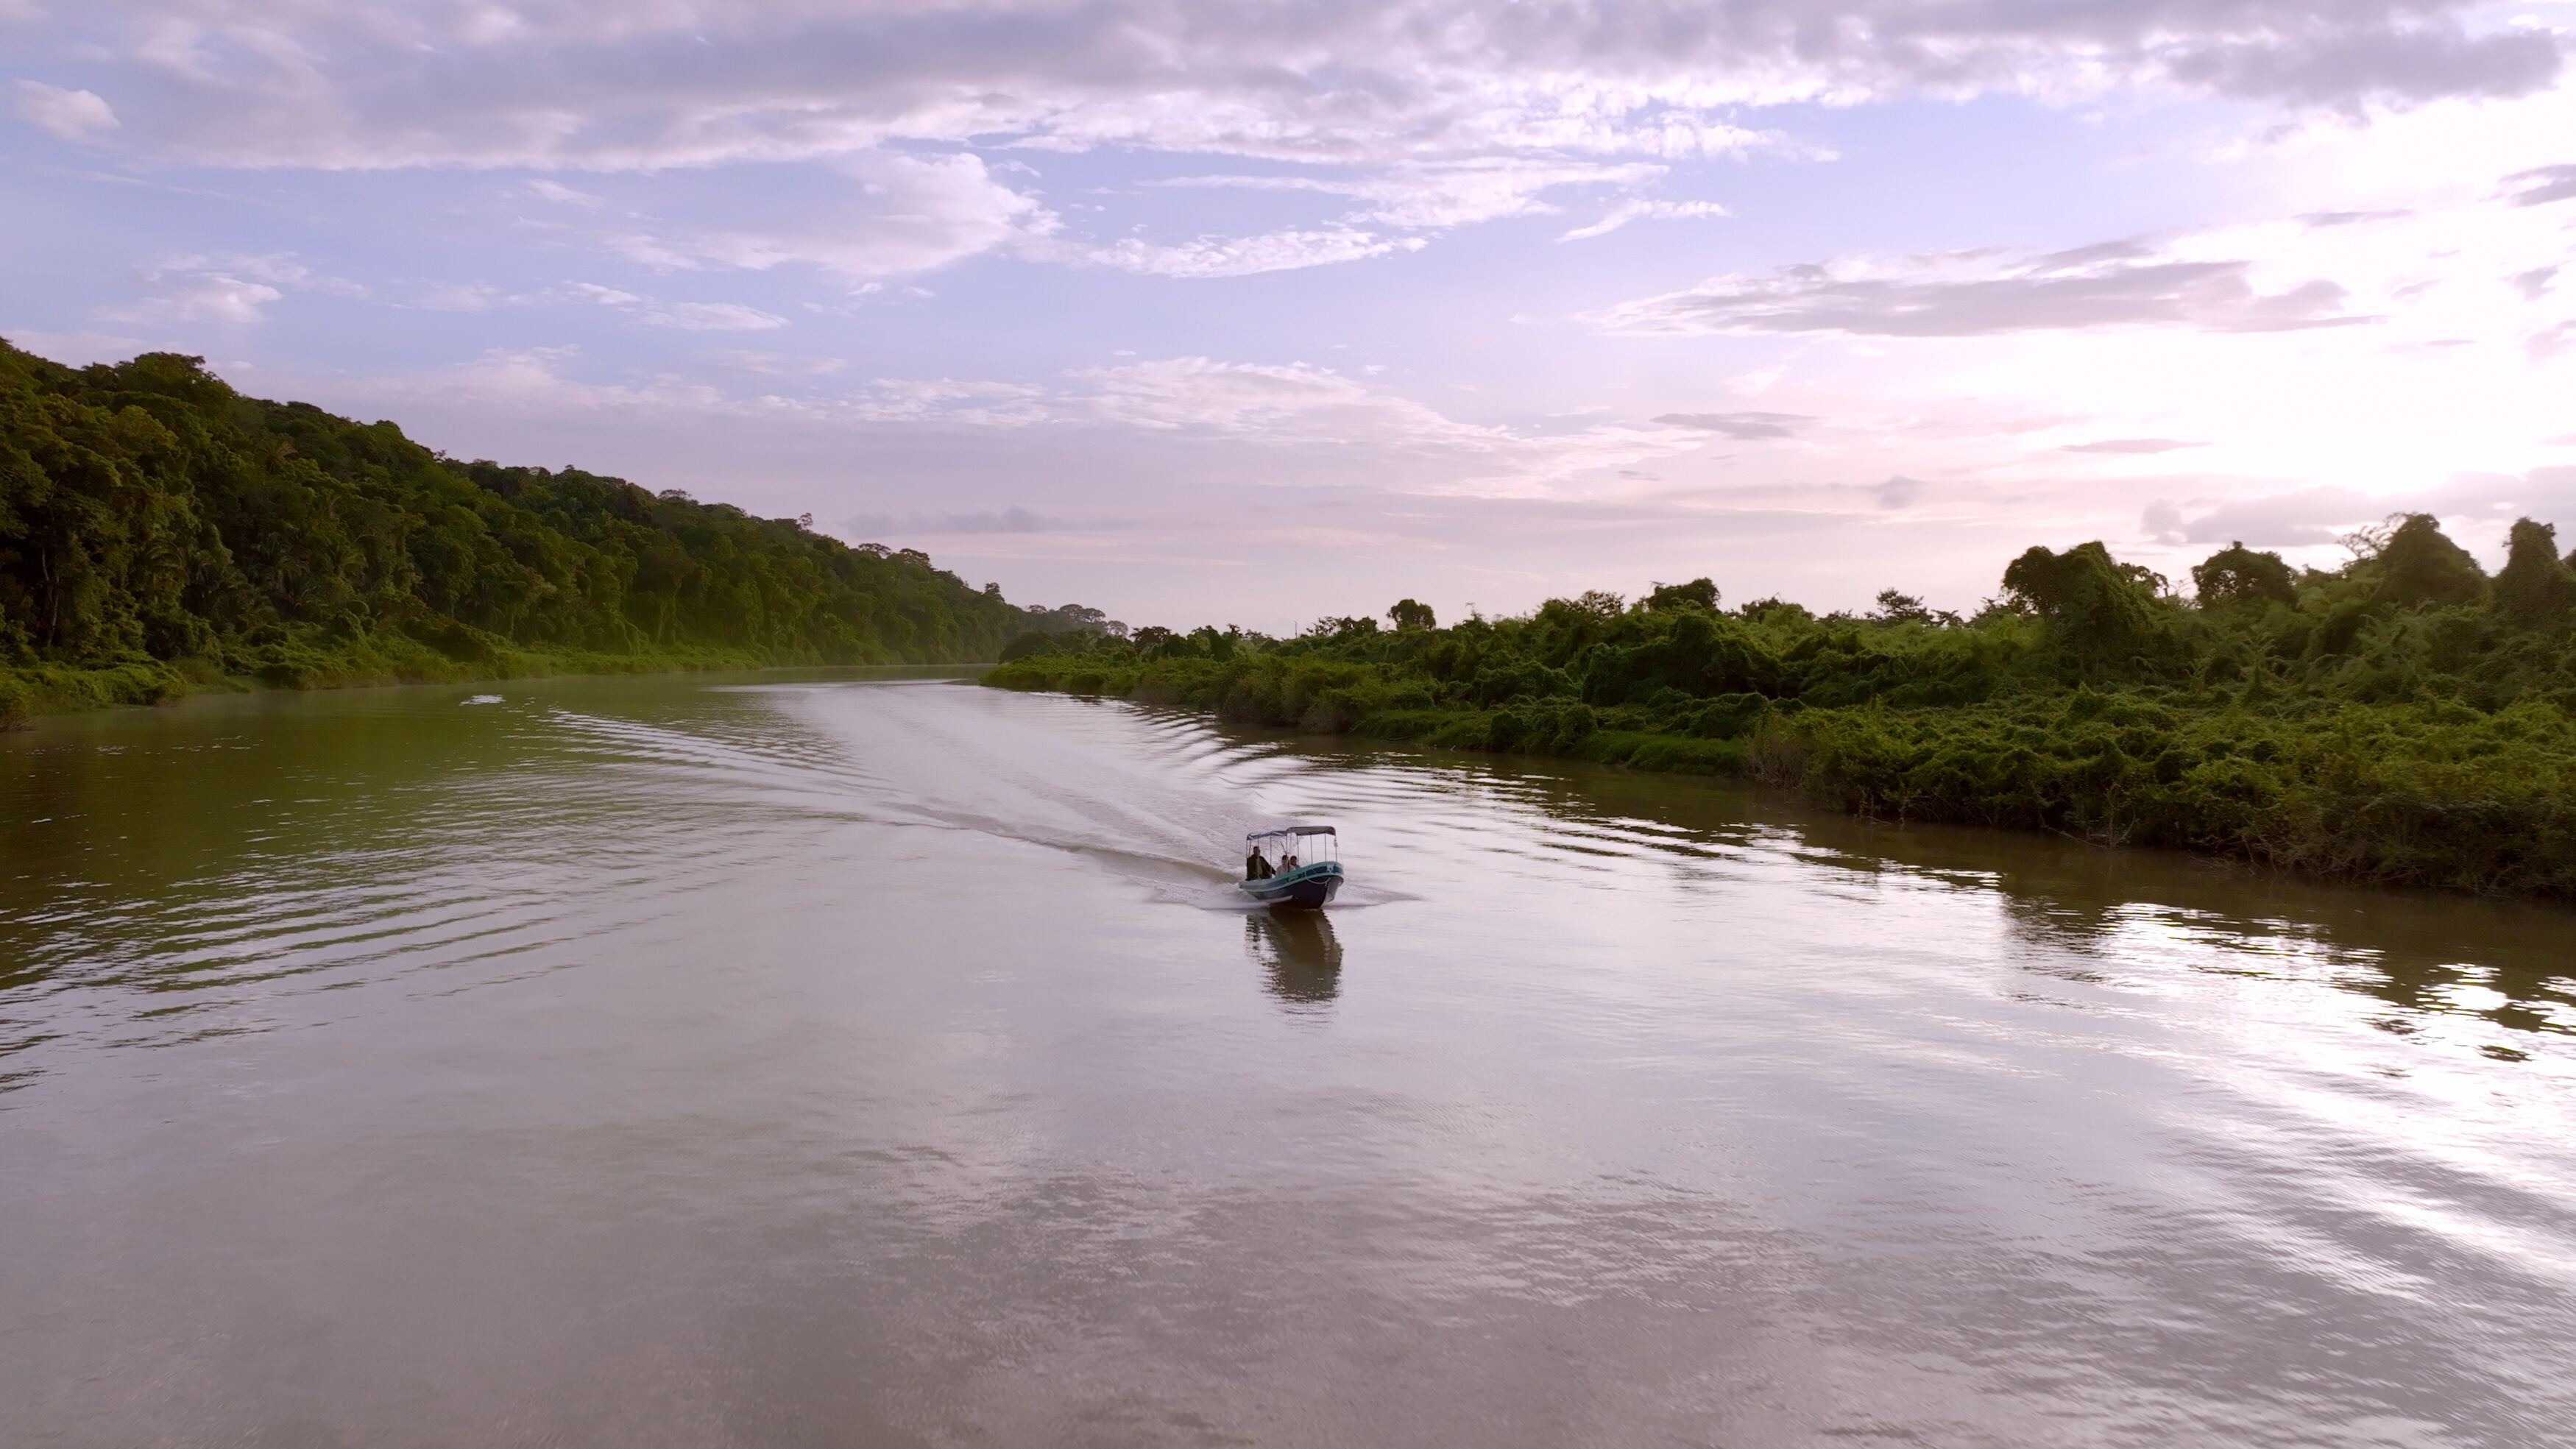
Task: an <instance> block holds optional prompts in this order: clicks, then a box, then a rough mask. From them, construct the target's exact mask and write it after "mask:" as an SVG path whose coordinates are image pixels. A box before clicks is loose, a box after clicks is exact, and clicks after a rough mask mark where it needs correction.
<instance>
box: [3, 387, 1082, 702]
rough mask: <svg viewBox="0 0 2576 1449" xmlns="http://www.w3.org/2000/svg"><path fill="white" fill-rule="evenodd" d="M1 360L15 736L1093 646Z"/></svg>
mask: <svg viewBox="0 0 2576 1449" xmlns="http://www.w3.org/2000/svg"><path fill="white" fill-rule="evenodd" d="M810 524H811V520H810V519H771V518H755V517H753V516H751V515H750V514H747V513H745V512H743V511H742V510H740V509H738V508H734V507H732V506H730V505H727V504H722V503H700V502H696V501H694V500H692V499H690V498H689V497H688V496H687V495H685V494H682V493H678V492H664V493H659V494H656V493H652V492H648V491H647V490H645V489H643V488H640V487H637V486H636V485H634V484H632V483H627V482H625V481H623V480H620V479H616V478H608V477H602V476H599V475H597V474H592V473H585V472H582V471H581V470H579V469H573V468H567V469H562V470H548V469H544V468H518V467H504V466H502V465H500V464H497V463H489V462H464V461H460V460H457V459H452V458H448V457H445V456H443V455H441V454H438V453H434V452H432V451H431V450H429V449H428V448H425V447H422V446H421V445H420V444H418V443H415V442H413V441H411V440H410V439H409V438H406V437H404V436H403V434H402V432H401V430H400V429H398V428H397V427H396V426H395V425H394V424H392V423H389V422H379V423H370V424H360V423H357V422H353V421H351V420H349V419H347V418H341V417H334V416H332V415H331V414H329V413H326V412H323V411H321V410H320V409H318V408H315V407H311V406H309V405H307V404H303V403H276V402H264V401H261V400H259V399H256V398H249V397H244V396H242V395H241V394H239V393H237V392H235V391H234V390H233V389H232V388H230V387H228V386H226V385H225V384H224V383H223V382H222V381H221V380H220V379H218V378H216V377H215V376H213V375H212V374H210V373H208V372H207V371H206V370H205V368H204V366H203V364H202V362H201V360H200V359H197V358H193V357H181V356H178V355H175V354H171V353H149V354H146V355H144V356H141V357H137V358H135V359H134V360H132V361H131V362H126V363H122V364H118V365H115V366H106V365H101V366H92V367H84V368H77V369H75V368H70V367H64V366H60V365H58V364H55V363H52V362H48V361H45V360H44V359H41V358H38V357H34V356H31V355H29V354H27V353H25V352H21V351H19V350H17V349H15V348H12V347H10V346H8V345H7V344H6V343H0V725H5V724H7V723H9V722H10V721H12V720H13V719H16V718H20V717H23V716H24V715H25V714H27V713H28V712H30V711H33V710H41V709H59V708H77V707H81V706H85V705H93V704H132V703H150V702H154V701H157V700H162V699H167V698H170V697H173V696H175V695H179V694H184V693H188V692H191V691H193V690H199V689H209V688H244V687H252V686H254V685H268V686H276V687H285V688H321V687H328V686H335V685H352V684H377V683H392V682H398V681H425V680H444V679H477V678H502V677H510V676H516V675H528V674H543V673H586V672H628V671H639V670H660V669H687V668H719V667H739V666H754V665H776V664H901V663H955V662H965V661H975V660H989V659H993V658H995V657H997V655H998V653H999V651H1000V648H1001V646H1002V645H1003V643H1004V642H1006V641H1007V640H1009V639H1011V638H1013V637H1015V636H1017V635H1020V634H1024V633H1029V632H1033V631H1034V632H1039V633H1041V634H1042V633H1043V632H1044V631H1046V630H1048V629H1077V630H1091V631H1094V632H1096V631H1097V629H1098V628H1099V627H1100V626H1101V625H1103V624H1104V623H1105V621H1103V620H1102V619H1101V618H1100V616H1099V615H1098V613H1097V611H1090V610H1081V609H1077V608H1074V607H1073V606H1067V607H1066V608H1065V609H1061V610H1027V609H1021V608H1018V607H1015V606H1013V605H1011V604H1010V603H1008V602H1006V601H1005V600H1004V599H1003V598H1002V596H1001V593H1000V591H999V589H998V588H995V587H993V586H990V585H988V586H986V587H985V588H983V589H980V590H979V589H974V588H970V587H969V586H968V585H966V584H965V583H964V582H963V581H961V580H960V579H958V578H957V576H956V575H954V574H951V573H947V572H945V571H942V570H940V569H937V568H934V567H933V566H932V564H931V561H930V560H929V558H928V557H926V556H924V555H922V554H920V553H917V552H914V551H912V550H909V549H905V550H892V549H887V548H884V547H882V546H879V545H873V544H871V545H864V546H861V547H857V548H853V547H850V546H848V545H846V544H843V543H841V542H839V541H837V540H835V539H831V538H827V537H825V536H823V535H821V534H818V533H815V532H814V531H813V530H812V528H811V527H810Z"/></svg>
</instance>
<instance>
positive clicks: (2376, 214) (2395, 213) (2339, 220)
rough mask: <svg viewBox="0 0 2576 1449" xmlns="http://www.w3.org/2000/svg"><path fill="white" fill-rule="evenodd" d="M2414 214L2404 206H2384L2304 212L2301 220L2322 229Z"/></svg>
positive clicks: (2403, 217)
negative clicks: (2357, 209) (2375, 209)
mask: <svg viewBox="0 0 2576 1449" xmlns="http://www.w3.org/2000/svg"><path fill="white" fill-rule="evenodd" d="M2414 214H2415V213H2414V212H2413V211H2411V210H2408V209H2406V208H2404V207H2391V208H2383V209H2381V210H2377V211H2311V212H2305V213H2302V214H2301V215H2300V217H2299V220H2301V221H2303V222H2306V223H2307V224H2308V225H2309V226H2312V227H2316V228H2319V229H2321V230H2322V229H2324V228H2327V227H2337V226H2367V225H2370V224H2371V223H2373V222H2382V221H2403V220H2405V219H2406V218H2408V217H2410V216H2413V215H2414Z"/></svg>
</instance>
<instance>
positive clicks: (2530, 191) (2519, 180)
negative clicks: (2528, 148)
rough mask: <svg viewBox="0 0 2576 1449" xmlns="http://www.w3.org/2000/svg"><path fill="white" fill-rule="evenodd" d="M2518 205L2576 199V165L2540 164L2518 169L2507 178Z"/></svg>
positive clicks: (2513, 200)
mask: <svg viewBox="0 0 2576 1449" xmlns="http://www.w3.org/2000/svg"><path fill="white" fill-rule="evenodd" d="M2505 185H2506V186H2507V187H2508V188H2510V189H2511V192H2512V195H2511V198H2510V199H2511V200H2512V202H2513V204H2514V205H2516V206H2547V205H2548V204H2549V203H2551V202H2553V201H2576V165H2567V166H2539V167H2534V168H2533V169H2531V170H2529V171H2517V172H2515V173H2514V174H2512V175H2511V176H2508V177H2506V178H2505Z"/></svg>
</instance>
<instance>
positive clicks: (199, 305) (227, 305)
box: [100, 252, 367, 326]
mask: <svg viewBox="0 0 2576 1449" xmlns="http://www.w3.org/2000/svg"><path fill="white" fill-rule="evenodd" d="M143 282H144V284H145V285H146V286H147V287H149V288H151V289H152V292H151V295H149V296H146V297H144V298H141V299H139V300H137V301H134V302H130V303H127V304H126V305H124V306H121V307H112V308H108V309H106V310H105V311H103V312H101V313H100V315H101V316H103V317H106V318H108V319H110V320H112V321H118V322H219V323H226V324H231V325H237V326H238V325H244V324H248V323H252V322H257V321H260V320H262V319H263V318H264V317H266V316H267V312H268V307H269V305H270V304H271V303H274V302H276V301H278V300H280V299H281V298H283V297H285V296H286V294H287V293H288V292H289V291H300V292H320V293H325V294H329V295H332V296H340V297H363V296H365V295H367V289H366V288H365V287H363V286H361V285H359V284H358V283H356V282H352V281H349V280H347V279H346V278H342V277H334V276H328V275H325V274H323V273H320V272H316V271H314V270H313V269H312V268H311V267H309V266H307V265H305V263H304V262H303V261H302V260H301V259H299V258H298V257H297V256H296V255H295V254H294V253H293V252H269V253H265V254H262V255H256V256H253V255H243V254H238V253H235V254H227V255H219V256H195V255H182V256H173V257H165V258H163V259H162V260H160V261H159V262H156V263H154V264H153V265H151V266H150V267H147V268H145V269H144V271H143Z"/></svg>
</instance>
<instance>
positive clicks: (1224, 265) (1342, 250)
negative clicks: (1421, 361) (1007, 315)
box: [1069, 227, 1425, 279]
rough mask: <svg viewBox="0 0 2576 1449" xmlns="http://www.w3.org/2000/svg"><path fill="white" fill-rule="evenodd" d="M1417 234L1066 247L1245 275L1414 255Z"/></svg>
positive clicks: (1161, 272)
mask: <svg viewBox="0 0 2576 1449" xmlns="http://www.w3.org/2000/svg"><path fill="white" fill-rule="evenodd" d="M1424 245H1425V242H1424V241H1423V239H1422V238H1420V237H1417V236H1385V235H1381V234H1379V233H1376V232H1367V231H1355V230H1352V229H1350V228H1347V227H1344V228H1336V229H1334V230H1330V231H1274V232H1267V233H1263V234H1261V235H1258V236H1236V237H1198V238H1195V239H1193V240H1190V241H1185V242H1171V243H1161V242H1149V241H1144V240H1141V239H1138V238H1134V237H1129V238H1126V239H1125V240H1122V241H1117V242H1112V243H1110V244H1108V245H1106V246H1093V247H1079V248H1070V249H1069V251H1070V252H1071V254H1074V255H1078V256H1080V257H1081V258H1082V259H1083V260H1086V261H1089V262H1092V263H1095V264H1097V265H1100V266H1105V267H1115V268H1117V269H1118V270H1120V271H1125V272H1141V273H1143V274H1145V275H1147V276H1154V277H1183V278H1194V279H1199V278H1209V277H1248V276H1252V275H1255V274H1257V273H1261V272H1284V271H1294V270H1297V269H1299V268H1303V267H1324V266H1332V265H1334V264H1336V263H1341V262H1356V261H1364V260H1366V259H1368V258H1370V257H1384V256H1393V255H1396V254H1398V253H1401V252H1411V251H1420V250H1421V249H1422V248H1423V246H1424Z"/></svg>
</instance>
